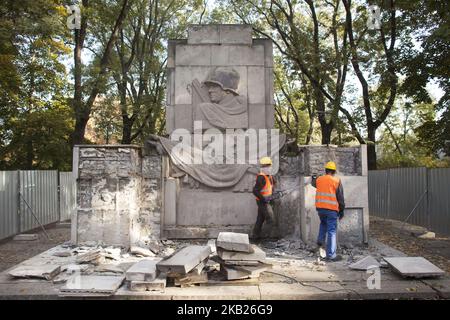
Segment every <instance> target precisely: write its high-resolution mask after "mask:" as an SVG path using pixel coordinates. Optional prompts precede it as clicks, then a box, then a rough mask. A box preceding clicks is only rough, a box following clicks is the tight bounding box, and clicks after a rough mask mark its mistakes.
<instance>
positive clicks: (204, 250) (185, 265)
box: [156, 246, 211, 274]
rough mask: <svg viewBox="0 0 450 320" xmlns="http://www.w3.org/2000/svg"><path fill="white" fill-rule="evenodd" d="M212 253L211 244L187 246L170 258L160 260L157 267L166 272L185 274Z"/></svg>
mask: <svg viewBox="0 0 450 320" xmlns="http://www.w3.org/2000/svg"><path fill="white" fill-rule="evenodd" d="M210 253H211V248H210V247H209V246H187V247H184V248H182V249H181V250H179V251H177V252H176V253H175V254H173V255H172V256H170V257H169V258H167V259H164V260H162V261H160V262H158V264H157V265H156V267H157V269H158V270H159V271H161V272H164V273H168V272H174V273H180V274H185V273H188V272H189V271H191V270H192V269H193V268H194V267H195V266H197V265H198V264H199V263H200V262H202V261H203V260H205V259H206V258H207V257H208V256H209V254H210Z"/></svg>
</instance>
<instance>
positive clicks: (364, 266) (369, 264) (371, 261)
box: [348, 256, 381, 271]
mask: <svg viewBox="0 0 450 320" xmlns="http://www.w3.org/2000/svg"><path fill="white" fill-rule="evenodd" d="M380 266H381V264H380V263H379V262H378V261H377V260H376V259H375V258H374V257H372V256H367V257H364V258H362V259H360V260H358V261H356V262H355V263H352V264H351V265H349V266H348V267H349V268H350V269H353V270H361V271H367V270H368V269H372V268H378V267H380Z"/></svg>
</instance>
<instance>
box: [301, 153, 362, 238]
mask: <svg viewBox="0 0 450 320" xmlns="http://www.w3.org/2000/svg"><path fill="white" fill-rule="evenodd" d="M305 151H306V152H304V154H305V162H304V163H305V167H304V176H303V177H302V178H303V183H304V198H303V199H302V205H301V229H302V230H301V237H302V240H303V241H305V242H309V243H315V242H316V239H317V235H318V232H319V224H320V220H319V217H318V215H317V211H316V208H315V194H316V189H315V188H313V187H312V186H311V174H312V173H318V174H319V175H320V174H323V171H324V170H323V167H324V165H325V163H326V162H327V161H336V164H337V167H338V172H337V176H338V177H339V178H340V179H341V181H342V185H343V188H344V198H345V204H346V209H345V217H344V218H343V219H342V220H341V221H340V222H339V227H338V242H339V244H343V245H356V244H361V243H367V242H368V232H369V199H368V184H367V183H368V182H367V166H366V163H367V151H366V145H361V146H360V147H352V148H336V147H331V146H330V147H326V146H311V147H305Z"/></svg>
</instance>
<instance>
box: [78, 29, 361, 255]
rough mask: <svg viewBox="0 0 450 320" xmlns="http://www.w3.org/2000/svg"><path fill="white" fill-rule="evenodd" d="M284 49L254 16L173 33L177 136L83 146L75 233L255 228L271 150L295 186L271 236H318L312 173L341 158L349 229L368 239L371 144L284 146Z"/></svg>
mask: <svg viewBox="0 0 450 320" xmlns="http://www.w3.org/2000/svg"><path fill="white" fill-rule="evenodd" d="M272 50H273V48H272V42H271V41H270V40H269V39H253V38H252V27H251V26H248V25H194V26H191V27H190V28H189V30H188V39H179V40H169V42H168V66H167V99H166V100H167V106H166V131H167V134H168V137H158V136H150V137H149V138H148V140H147V142H146V145H145V146H144V147H139V146H129V145H102V146H98V145H97V146H93V145H79V146H76V147H75V148H74V157H73V170H74V176H75V177H76V179H77V210H76V212H74V214H73V216H72V241H73V242H75V243H83V242H86V241H99V242H103V243H106V244H110V245H121V246H125V247H128V246H130V245H135V244H137V245H145V244H146V243H148V242H149V241H153V240H158V239H167V238H171V239H180V238H184V239H186V238H203V239H205V238H214V237H216V236H217V235H218V233H219V232H221V231H235V232H244V233H250V231H251V228H252V227H253V225H254V223H255V221H256V216H257V207H256V203H255V198H254V196H253V194H252V188H253V185H254V182H255V175H256V173H257V172H258V165H257V163H258V159H259V158H260V157H262V156H265V155H269V156H271V157H272V158H273V160H274V162H275V169H276V170H277V169H278V168H279V170H277V174H276V179H277V181H278V185H277V188H278V190H289V192H288V193H287V195H286V196H285V197H284V198H283V199H282V201H277V202H276V205H275V208H274V209H275V210H274V211H275V215H276V225H275V227H274V228H273V229H272V230H266V233H265V235H266V236H271V237H294V238H301V239H302V240H304V241H306V242H310V243H314V242H315V237H316V236H317V230H318V226H319V223H318V218H317V214H316V212H315V208H314V194H315V189H314V188H312V187H311V185H310V184H309V182H310V180H311V175H312V173H321V172H322V171H323V166H324V164H325V163H326V162H327V161H330V160H332V161H335V162H336V163H337V166H338V174H339V175H340V177H341V178H342V181H343V185H344V193H345V199H346V205H347V209H346V214H345V216H346V219H345V221H344V220H343V221H342V222H341V223H340V231H339V234H338V238H339V241H340V243H344V242H349V243H351V244H354V245H355V244H361V243H365V242H367V241H368V237H367V233H368V221H369V220H368V198H367V166H366V163H367V159H366V148H365V146H364V145H362V146H356V147H347V148H337V147H334V146H296V148H295V149H296V150H297V152H296V153H295V154H291V153H289V154H288V153H284V152H283V148H282V147H283V145H284V142H285V137H284V136H283V135H276V134H275V135H274V134H273V133H274V131H272V129H274V101H273V53H272ZM275 133H276V131H275ZM199 136H200V137H202V138H201V139H198V137H199ZM220 150H222V151H223V152H219V151H220ZM280 150H281V151H280ZM242 158H244V161H236V159H242ZM199 160H200V161H199ZM263 232H264V229H263Z"/></svg>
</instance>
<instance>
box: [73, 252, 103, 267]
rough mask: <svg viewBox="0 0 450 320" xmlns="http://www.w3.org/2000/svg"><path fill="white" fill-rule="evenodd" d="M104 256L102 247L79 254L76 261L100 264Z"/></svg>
mask: <svg viewBox="0 0 450 320" xmlns="http://www.w3.org/2000/svg"><path fill="white" fill-rule="evenodd" d="M102 258H103V255H102V251H101V250H100V249H96V250H91V251H87V252H85V253H81V254H78V256H77V258H76V260H75V262H76V263H78V264H81V263H92V264H100V262H101V260H102Z"/></svg>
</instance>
